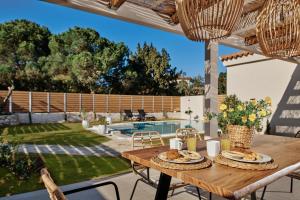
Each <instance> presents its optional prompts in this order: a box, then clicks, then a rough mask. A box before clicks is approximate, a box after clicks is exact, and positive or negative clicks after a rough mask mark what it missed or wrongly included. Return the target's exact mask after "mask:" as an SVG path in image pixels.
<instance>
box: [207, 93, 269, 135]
mask: <svg viewBox="0 0 300 200" xmlns="http://www.w3.org/2000/svg"><path fill="white" fill-rule="evenodd" d="M271 104H272V101H271V98H270V97H266V98H265V99H260V100H256V99H251V100H249V101H245V102H242V101H241V100H239V99H238V98H237V97H236V95H230V96H227V97H226V98H225V100H224V102H223V103H222V104H221V105H220V107H219V109H220V112H219V113H218V114H216V113H206V116H205V117H206V119H208V120H211V119H212V118H217V120H218V124H219V127H220V128H221V129H222V131H223V132H224V133H226V132H227V126H228V125H238V126H247V127H248V128H250V129H251V128H255V129H260V128H261V126H262V124H261V123H262V121H263V119H264V118H265V117H268V116H269V115H271V113H272V112H271Z"/></svg>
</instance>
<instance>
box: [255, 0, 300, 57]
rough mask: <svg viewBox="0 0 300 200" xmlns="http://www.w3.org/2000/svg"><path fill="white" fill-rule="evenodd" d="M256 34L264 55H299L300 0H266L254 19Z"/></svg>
mask: <svg viewBox="0 0 300 200" xmlns="http://www.w3.org/2000/svg"><path fill="white" fill-rule="evenodd" d="M256 36H257V39H258V42H259V45H260V47H261V50H262V52H263V53H264V54H265V55H266V56H270V57H279V58H287V57H294V56H300V0H267V1H266V3H265V5H264V7H263V9H262V11H261V12H260V14H259V16H258V18H257V21H256Z"/></svg>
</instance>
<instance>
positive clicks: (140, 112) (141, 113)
mask: <svg viewBox="0 0 300 200" xmlns="http://www.w3.org/2000/svg"><path fill="white" fill-rule="evenodd" d="M138 112H139V114H140V115H143V116H145V115H146V113H145V111H144V109H138Z"/></svg>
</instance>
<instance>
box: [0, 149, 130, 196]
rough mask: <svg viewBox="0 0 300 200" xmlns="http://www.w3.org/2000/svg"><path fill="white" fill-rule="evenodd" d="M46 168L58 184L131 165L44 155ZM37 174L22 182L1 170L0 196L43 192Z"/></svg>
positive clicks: (106, 159)
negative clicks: (36, 191)
mask: <svg viewBox="0 0 300 200" xmlns="http://www.w3.org/2000/svg"><path fill="white" fill-rule="evenodd" d="M42 158H43V160H44V162H45V165H46V166H47V168H48V169H49V171H50V173H51V174H52V177H53V179H54V181H55V182H56V183H57V184H58V185H65V184H71V183H76V182H80V181H84V180H89V179H92V178H96V177H101V176H107V175H111V174H116V173H120V172H124V171H127V170H129V168H130V164H129V162H127V161H125V160H124V159H122V158H120V157H109V156H103V157H96V156H89V157H84V156H69V155H43V156H42ZM43 188H44V186H43V184H41V183H40V178H39V174H38V173H37V174H35V175H34V176H32V177H31V178H30V179H29V180H26V181H21V180H18V179H16V178H15V176H14V175H12V174H11V173H10V172H8V170H6V169H3V168H0V196H6V195H11V194H17V193H23V192H29V191H34V190H38V189H43Z"/></svg>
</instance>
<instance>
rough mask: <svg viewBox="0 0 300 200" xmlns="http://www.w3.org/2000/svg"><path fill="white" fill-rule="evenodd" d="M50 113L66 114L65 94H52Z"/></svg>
mask: <svg viewBox="0 0 300 200" xmlns="http://www.w3.org/2000/svg"><path fill="white" fill-rule="evenodd" d="M50 102H51V103H50V112H64V93H58V92H51V93H50Z"/></svg>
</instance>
